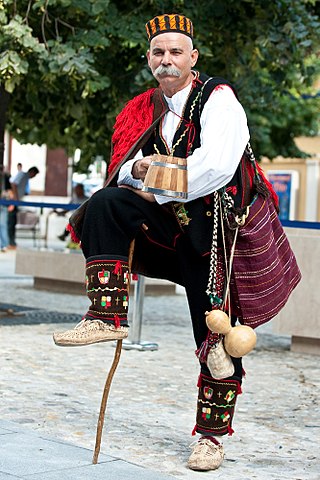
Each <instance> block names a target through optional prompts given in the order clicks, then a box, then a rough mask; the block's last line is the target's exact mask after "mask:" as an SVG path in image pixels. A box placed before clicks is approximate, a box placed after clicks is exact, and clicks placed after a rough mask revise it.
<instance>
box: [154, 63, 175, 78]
mask: <svg viewBox="0 0 320 480" xmlns="http://www.w3.org/2000/svg"><path fill="white" fill-rule="evenodd" d="M153 74H154V76H155V77H162V76H164V75H170V76H172V77H180V76H181V73H180V70H178V69H177V68H174V67H166V66H164V65H159V67H157V68H156V69H155V71H154V72H153Z"/></svg>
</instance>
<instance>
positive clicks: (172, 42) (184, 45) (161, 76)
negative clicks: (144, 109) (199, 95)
mask: <svg viewBox="0 0 320 480" xmlns="http://www.w3.org/2000/svg"><path fill="white" fill-rule="evenodd" d="M147 58H148V64H149V67H150V68H151V71H152V74H153V75H154V77H155V78H156V79H157V80H158V82H159V84H160V85H161V87H162V88H163V90H164V93H165V94H166V95H168V94H169V96H171V95H172V94H174V93H175V92H176V91H179V90H182V88H184V87H185V86H186V85H188V83H189V82H190V78H191V77H190V75H191V69H192V67H194V66H195V64H196V63H197V59H198V51H197V50H196V49H193V46H192V41H191V39H190V38H189V37H187V36H186V35H184V34H182V33H173V32H169V33H162V34H160V35H157V36H156V37H155V38H153V39H152V40H151V43H150V50H148V52H147ZM170 94H171V95H170Z"/></svg>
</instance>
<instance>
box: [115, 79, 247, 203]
mask: <svg viewBox="0 0 320 480" xmlns="http://www.w3.org/2000/svg"><path fill="white" fill-rule="evenodd" d="M190 90H191V84H190V85H188V86H187V87H185V88H184V89H183V90H180V91H179V92H177V93H176V94H175V95H173V96H172V97H171V98H168V97H165V99H166V101H167V103H168V106H169V108H170V110H173V111H174V112H175V113H177V114H178V115H180V116H182V112H183V107H184V105H185V103H186V101H187V98H188V95H189V92H190ZM179 121H180V118H179V117H178V116H177V115H175V114H174V113H172V111H169V112H168V113H166V115H165V116H164V118H163V120H162V135H163V137H164V139H165V140H166V142H167V144H168V146H169V147H170V148H171V147H172V139H173V137H174V134H175V131H176V128H177V126H178V124H179ZM200 124H201V132H200V147H199V148H196V149H195V150H194V151H193V153H192V155H190V156H189V157H188V160H187V168H188V198H187V199H186V200H183V199H179V202H189V201H191V200H194V199H196V198H199V197H203V196H205V195H208V194H209V193H212V192H214V191H215V190H218V189H219V188H221V187H223V186H224V185H226V184H227V183H228V182H229V181H230V180H231V179H232V177H233V175H234V173H235V171H236V169H237V167H238V165H239V162H240V160H241V157H242V154H243V152H244V149H245V147H246V145H247V143H248V141H249V130H248V125H247V117H246V114H245V111H244V109H243V107H242V105H241V104H240V102H239V101H238V100H237V98H236V97H235V95H234V93H233V91H232V90H231V88H230V87H228V86H226V85H224V86H219V88H218V89H216V90H214V91H213V92H212V93H211V95H210V97H209V98H208V100H207V102H206V103H205V105H204V108H203V111H202V114H201V117H200ZM142 157H143V153H142V150H140V151H139V152H137V154H136V155H135V157H134V158H133V159H132V160H129V161H128V162H126V163H125V164H124V165H123V166H122V167H121V169H120V171H119V176H118V185H121V184H127V185H131V186H132V187H134V188H138V189H141V188H142V186H143V182H142V181H141V180H137V179H134V178H133V176H132V173H131V170H132V166H133V164H134V162H135V161H136V160H138V159H141V158H142ZM155 199H156V201H157V202H158V203H160V204H163V203H167V202H171V201H172V200H173V199H172V198H170V197H164V196H162V195H155Z"/></svg>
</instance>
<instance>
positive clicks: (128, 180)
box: [117, 150, 143, 190]
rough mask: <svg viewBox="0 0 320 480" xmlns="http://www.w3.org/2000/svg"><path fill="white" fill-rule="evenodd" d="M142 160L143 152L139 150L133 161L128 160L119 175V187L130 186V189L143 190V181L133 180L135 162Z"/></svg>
mask: <svg viewBox="0 0 320 480" xmlns="http://www.w3.org/2000/svg"><path fill="white" fill-rule="evenodd" d="M140 158H143V153H142V150H139V151H138V152H137V153H136V155H135V156H134V157H133V158H132V159H131V160H128V161H127V162H126V163H125V164H123V165H122V167H121V168H120V170H119V174H118V180H117V184H118V185H130V187H133V188H137V189H138V190H141V189H142V187H143V182H142V180H140V179H138V178H133V176H132V173H131V172H132V167H133V164H134V162H135V161H136V160H139V159H140Z"/></svg>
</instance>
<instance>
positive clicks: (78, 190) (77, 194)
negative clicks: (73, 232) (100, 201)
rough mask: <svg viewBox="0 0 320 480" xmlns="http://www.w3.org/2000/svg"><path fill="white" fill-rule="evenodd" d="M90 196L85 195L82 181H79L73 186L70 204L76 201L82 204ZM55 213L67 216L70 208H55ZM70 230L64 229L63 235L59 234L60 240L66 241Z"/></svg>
mask: <svg viewBox="0 0 320 480" xmlns="http://www.w3.org/2000/svg"><path fill="white" fill-rule="evenodd" d="M88 198H89V197H87V196H86V195H85V192H84V186H83V184H82V183H77V184H76V185H75V186H74V188H73V193H72V197H71V200H70V204H71V203H74V204H78V205H81V204H82V203H83V202H85V201H86V200H88ZM54 211H55V213H56V214H57V215H59V216H65V215H66V214H67V213H68V211H69V210H60V211H59V210H54ZM69 233H70V232H68V230H67V229H64V231H63V232H62V233H61V235H58V238H59V240H61V241H62V242H64V241H65V240H66V238H67V237H68V235H69Z"/></svg>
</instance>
